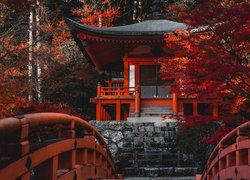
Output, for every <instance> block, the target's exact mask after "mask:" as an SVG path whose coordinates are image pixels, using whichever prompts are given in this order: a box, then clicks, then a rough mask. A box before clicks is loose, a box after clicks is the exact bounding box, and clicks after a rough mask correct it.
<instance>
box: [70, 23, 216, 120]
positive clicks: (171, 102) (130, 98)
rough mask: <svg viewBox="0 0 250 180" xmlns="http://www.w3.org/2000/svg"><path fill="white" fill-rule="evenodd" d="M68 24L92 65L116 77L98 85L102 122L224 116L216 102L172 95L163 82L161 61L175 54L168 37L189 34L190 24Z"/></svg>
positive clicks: (94, 101)
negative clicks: (182, 32) (171, 52)
mask: <svg viewBox="0 0 250 180" xmlns="http://www.w3.org/2000/svg"><path fill="white" fill-rule="evenodd" d="M68 22H69V24H70V27H71V30H72V34H73V35H74V38H75V40H76V42H77V43H78V46H79V47H80V49H81V50H82V52H83V53H84V55H85V57H86V58H87V59H88V60H89V62H90V63H92V64H93V65H95V66H96V68H97V69H98V70H100V71H108V72H112V73H110V74H112V77H110V79H107V81H106V84H105V85H101V84H98V86H97V96H96V97H95V98H93V99H91V102H92V103H95V104H96V119H97V120H102V121H109V120H116V121H121V120H131V121H133V120H134V121H138V120H139V121H140V120H141V119H143V118H146V117H150V118H151V119H158V120H160V119H161V116H162V114H166V113H172V114H184V115H198V114H211V115H213V116H217V115H218V107H217V104H216V102H215V101H214V100H208V99H196V98H192V97H181V96H179V95H178V94H176V93H173V94H170V93H169V87H166V86H164V84H163V81H162V80H161V78H160V75H159V69H160V66H159V63H157V59H158V58H159V57H166V56H167V55H168V54H169V51H168V49H166V46H165V40H164V37H165V33H171V32H174V31H176V30H180V29H186V26H185V24H182V23H178V22H173V21H169V20H162V19H160V20H147V21H144V22H141V23H137V24H132V25H125V26H117V27H110V28H98V27H90V26H86V25H84V24H81V23H78V22H76V21H74V20H72V19H68ZM169 68H171V67H169Z"/></svg>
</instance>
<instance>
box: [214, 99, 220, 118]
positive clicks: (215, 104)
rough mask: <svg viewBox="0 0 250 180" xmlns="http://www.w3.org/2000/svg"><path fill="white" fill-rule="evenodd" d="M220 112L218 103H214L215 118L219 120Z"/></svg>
mask: <svg viewBox="0 0 250 180" xmlns="http://www.w3.org/2000/svg"><path fill="white" fill-rule="evenodd" d="M218 116H219V112H218V103H217V102H215V103H213V117H214V118H218Z"/></svg>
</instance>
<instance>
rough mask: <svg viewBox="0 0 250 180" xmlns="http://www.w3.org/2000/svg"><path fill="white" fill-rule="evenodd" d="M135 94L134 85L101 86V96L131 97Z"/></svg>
mask: <svg viewBox="0 0 250 180" xmlns="http://www.w3.org/2000/svg"><path fill="white" fill-rule="evenodd" d="M134 95H135V88H134V87H101V89H100V96H101V97H121V96H123V97H132V96H134Z"/></svg>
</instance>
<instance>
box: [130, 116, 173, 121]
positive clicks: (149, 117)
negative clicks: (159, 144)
mask: <svg viewBox="0 0 250 180" xmlns="http://www.w3.org/2000/svg"><path fill="white" fill-rule="evenodd" d="M127 121H128V122H133V123H144V122H165V123H166V122H176V120H175V119H169V118H165V119H163V118H162V117H161V116H145V117H128V118H127Z"/></svg>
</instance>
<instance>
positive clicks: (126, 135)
mask: <svg viewBox="0 0 250 180" xmlns="http://www.w3.org/2000/svg"><path fill="white" fill-rule="evenodd" d="M123 136H124V138H133V137H135V133H134V132H131V131H124V132H123Z"/></svg>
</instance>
